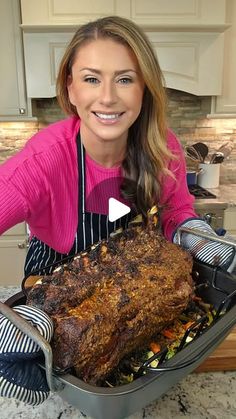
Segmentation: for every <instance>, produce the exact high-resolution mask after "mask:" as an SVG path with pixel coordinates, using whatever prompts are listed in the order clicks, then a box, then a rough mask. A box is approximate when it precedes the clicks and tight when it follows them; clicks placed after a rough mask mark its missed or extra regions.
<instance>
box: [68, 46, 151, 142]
mask: <svg viewBox="0 0 236 419" xmlns="http://www.w3.org/2000/svg"><path fill="white" fill-rule="evenodd" d="M143 92H144V82H143V79H142V76H141V74H140V70H139V66H138V62H137V59H136V57H135V55H134V54H133V52H132V51H131V50H130V49H129V48H128V47H127V46H124V45H122V44H120V43H118V42H115V41H113V40H111V39H98V40H95V41H91V42H90V43H88V44H86V45H84V46H82V47H81V48H80V49H79V50H78V52H77V55H76V58H75V61H74V64H73V66H72V75H71V76H70V77H69V79H68V93H69V98H70V101H71V103H72V104H73V105H74V106H75V107H76V109H77V112H78V115H79V116H80V118H81V131H82V132H83V136H89V138H90V141H93V140H102V141H113V142H114V141H124V142H126V139H127V135H128V130H129V128H130V126H131V125H132V124H133V123H134V121H135V120H136V119H137V117H138V115H139V113H140V110H141V106H142V98H143Z"/></svg>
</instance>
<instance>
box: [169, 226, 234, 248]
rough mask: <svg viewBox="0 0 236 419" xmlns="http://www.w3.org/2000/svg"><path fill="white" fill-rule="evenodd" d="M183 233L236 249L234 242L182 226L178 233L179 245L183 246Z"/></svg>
mask: <svg viewBox="0 0 236 419" xmlns="http://www.w3.org/2000/svg"><path fill="white" fill-rule="evenodd" d="M181 233H190V234H193V235H194V236H199V237H202V238H203V239H208V240H211V241H215V242H218V243H223V244H227V245H229V246H232V247H234V248H235V249H236V242H235V241H233V240H229V239H224V238H222V237H220V236H212V235H211V234H209V233H204V232H203V231H200V230H198V229H197V228H188V227H181V226H180V227H179V228H178V229H177V231H176V238H177V243H178V244H179V245H180V244H181Z"/></svg>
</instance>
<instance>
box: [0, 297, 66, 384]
mask: <svg viewBox="0 0 236 419" xmlns="http://www.w3.org/2000/svg"><path fill="white" fill-rule="evenodd" d="M0 313H2V314H3V315H4V316H5V317H6V318H7V319H8V320H10V322H11V323H13V324H14V325H15V326H16V327H17V328H18V329H20V330H21V331H22V332H23V333H25V334H26V335H27V336H28V337H29V338H30V339H32V340H33V341H34V342H35V343H37V345H38V346H39V347H40V348H41V349H42V351H43V353H44V357H45V370H46V378H47V383H48V387H49V388H50V390H51V391H53V392H55V391H59V390H62V388H63V385H62V383H61V382H59V381H58V380H57V379H56V378H54V377H53V374H52V348H51V346H50V344H49V343H48V341H47V340H46V339H45V338H44V337H43V336H42V335H41V334H40V333H39V332H38V331H37V329H35V328H34V327H33V326H31V324H30V323H28V322H27V321H26V320H25V319H23V318H22V317H21V316H20V315H19V314H17V313H16V312H15V311H14V310H12V308H10V307H8V305H6V304H4V303H2V302H0Z"/></svg>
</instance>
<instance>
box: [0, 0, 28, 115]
mask: <svg viewBox="0 0 236 419" xmlns="http://www.w3.org/2000/svg"><path fill="white" fill-rule="evenodd" d="M20 23H21V18H20V5H19V1H18V0H1V1H0V51H1V60H0V83H1V94H0V119H4V118H9V117H19V118H20V117H24V116H25V115H26V114H27V101H26V97H25V84H24V66H23V51H22V34H21V29H20Z"/></svg>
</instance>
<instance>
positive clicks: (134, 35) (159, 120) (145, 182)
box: [57, 16, 173, 215]
mask: <svg viewBox="0 0 236 419" xmlns="http://www.w3.org/2000/svg"><path fill="white" fill-rule="evenodd" d="M98 38H105V39H106V38H112V39H113V40H115V41H117V42H120V43H122V44H124V45H127V46H128V47H129V48H131V50H132V51H133V53H134V54H135V56H136V58H137V61H138V64H139V68H140V71H141V74H142V77H143V80H144V83H145V90H144V96H143V103H142V108H141V112H140V114H139V116H138V118H137V120H136V121H135V122H134V124H133V125H132V126H131V127H130V129H129V135H128V143H127V154H126V157H125V159H124V161H123V163H122V167H123V175H124V183H123V186H122V192H123V195H124V196H125V197H126V198H127V199H129V200H131V201H132V202H133V204H134V205H135V206H136V208H137V210H138V211H141V212H142V213H143V214H144V215H146V213H147V210H148V209H149V208H151V207H152V205H154V204H155V203H157V202H158V198H159V196H160V190H161V178H162V177H163V175H164V174H167V173H169V172H168V170H167V161H168V160H169V159H170V158H173V156H172V154H171V152H170V151H169V150H168V148H167V140H166V139H167V126H166V94H165V87H164V79H163V75H162V72H161V69H160V66H159V63H158V60H157V58H156V55H155V53H154V50H153V48H152V46H151V43H150V41H149V40H148V38H147V36H146V35H145V34H144V32H143V31H142V30H141V29H140V28H139V27H138V26H137V25H136V24H134V23H133V22H132V21H130V20H128V19H125V18H122V17H118V16H110V17H104V18H101V19H98V20H96V21H93V22H89V23H87V24H85V25H83V26H81V27H80V28H79V29H78V30H77V32H76V33H75V35H74V37H73V38H72V40H71V42H70V44H69V45H68V47H67V49H66V51H65V54H64V56H63V58H62V61H61V64H60V68H59V73H58V78H57V97H58V102H59V104H60V106H61V108H62V109H63V110H64V111H65V113H67V114H69V115H76V116H78V114H77V111H76V108H75V106H74V105H72V104H71V103H70V100H69V95H68V91H67V81H68V77H69V76H70V75H71V73H72V66H73V63H74V60H75V55H76V53H77V51H78V49H79V48H80V46H82V45H83V44H84V43H86V42H91V41H92V40H96V39H98Z"/></svg>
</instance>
